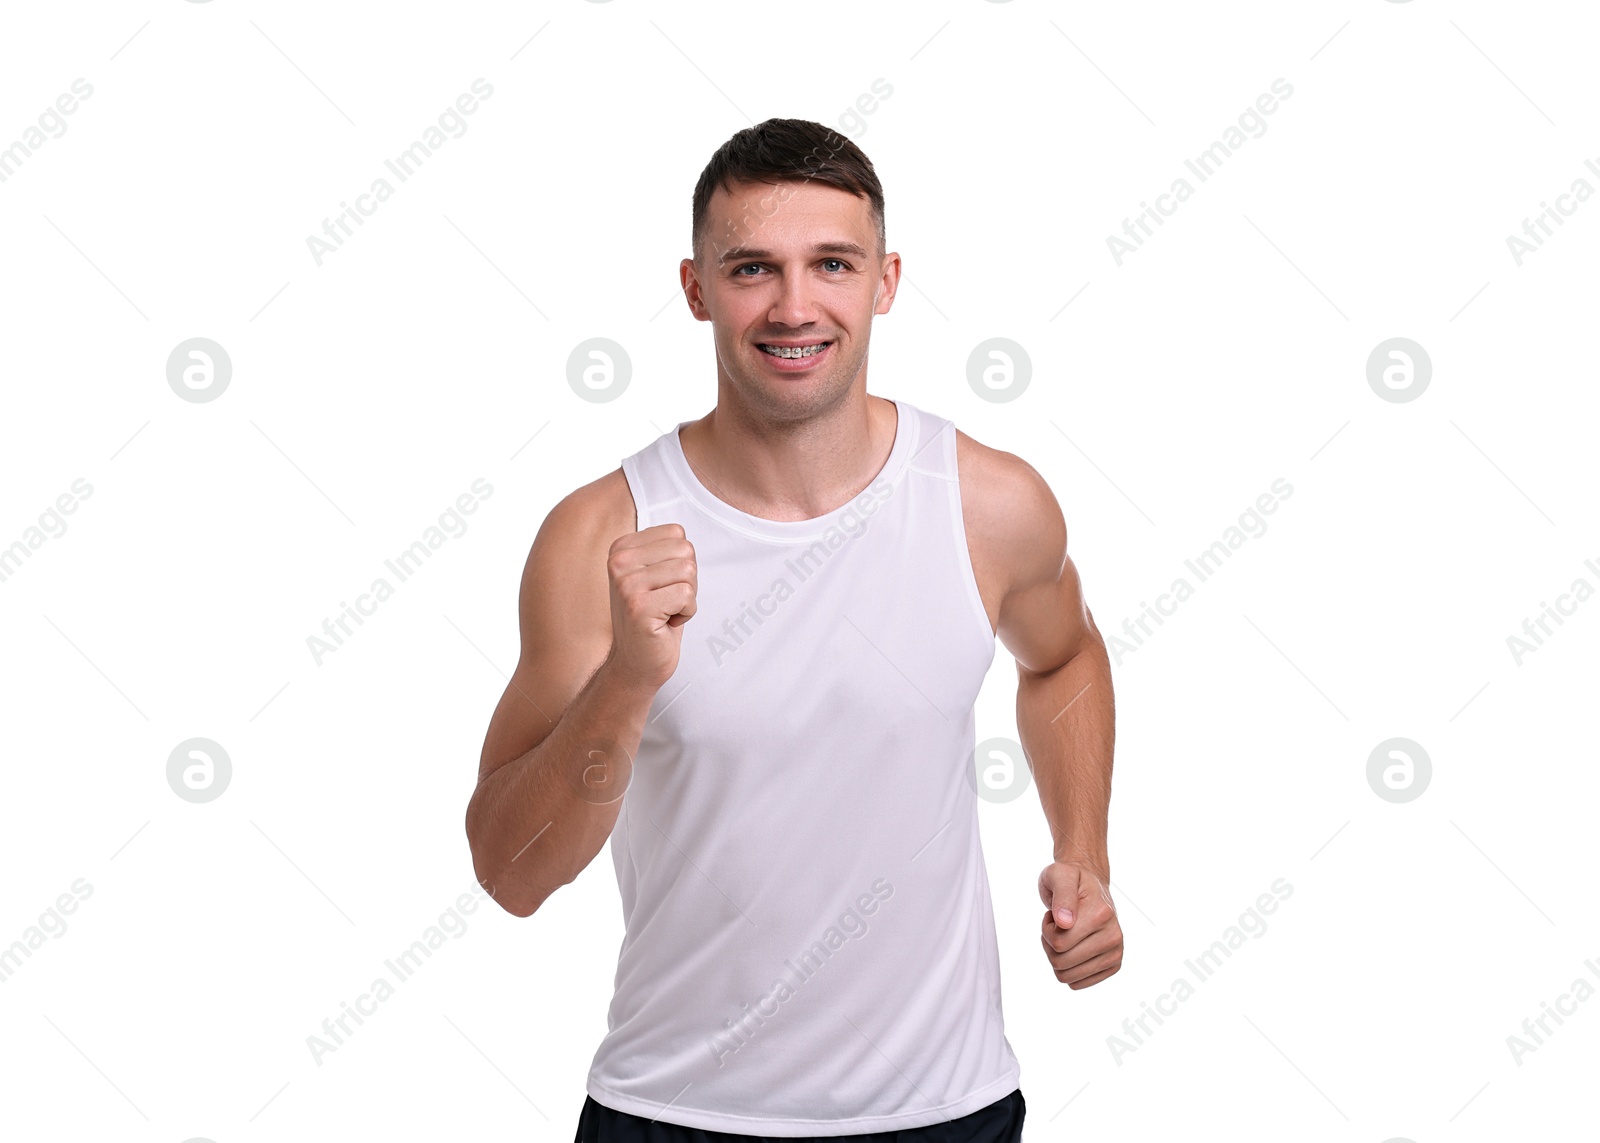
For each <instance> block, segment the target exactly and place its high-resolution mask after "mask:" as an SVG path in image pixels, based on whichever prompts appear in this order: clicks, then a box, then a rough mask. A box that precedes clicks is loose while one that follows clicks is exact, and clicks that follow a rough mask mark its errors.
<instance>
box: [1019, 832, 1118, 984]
mask: <svg viewBox="0 0 1600 1143" xmlns="http://www.w3.org/2000/svg"><path fill="white" fill-rule="evenodd" d="M1039 899H1040V900H1041V901H1043V902H1044V903H1045V905H1047V906H1048V908H1047V909H1046V910H1045V914H1044V922H1043V925H1042V926H1041V929H1040V933H1039V939H1040V940H1041V941H1042V942H1043V943H1044V951H1045V956H1046V958H1047V959H1048V960H1049V961H1050V967H1051V968H1052V969H1054V970H1055V974H1056V979H1057V980H1059V981H1060V982H1061V983H1062V984H1065V985H1068V986H1070V987H1071V988H1072V989H1073V991H1077V990H1078V989H1080V988H1088V987H1089V986H1090V985H1091V984H1098V983H1099V982H1100V981H1102V980H1104V979H1105V978H1106V977H1108V976H1110V975H1112V974H1113V973H1115V972H1116V971H1117V970H1118V969H1119V968H1121V967H1122V922H1121V921H1119V920H1118V919H1117V908H1116V906H1115V905H1113V904H1112V903H1111V890H1110V889H1108V888H1107V887H1106V883H1105V881H1104V880H1103V879H1102V878H1101V876H1100V874H1099V873H1098V872H1096V871H1095V870H1093V869H1090V868H1089V867H1088V866H1086V865H1081V864H1079V863H1078V862H1075V861H1053V862H1051V863H1050V864H1049V865H1047V866H1045V867H1044V870H1043V872H1041V873H1040V874H1039Z"/></svg>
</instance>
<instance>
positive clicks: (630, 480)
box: [622, 456, 650, 532]
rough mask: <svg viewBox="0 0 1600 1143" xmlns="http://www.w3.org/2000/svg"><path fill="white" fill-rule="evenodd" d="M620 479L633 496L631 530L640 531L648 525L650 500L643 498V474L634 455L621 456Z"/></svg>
mask: <svg viewBox="0 0 1600 1143" xmlns="http://www.w3.org/2000/svg"><path fill="white" fill-rule="evenodd" d="M622 479H623V480H625V481H626V482H627V484H628V493H629V495H630V496H632V497H633V516H634V524H633V530H634V531H635V532H642V531H644V530H645V529H646V528H648V527H649V526H650V502H649V501H648V500H646V499H645V495H644V476H643V474H642V473H640V471H639V462H638V461H637V460H636V459H635V458H634V457H631V456H626V457H623V458H622Z"/></svg>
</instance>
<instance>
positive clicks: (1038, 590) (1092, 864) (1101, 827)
mask: <svg viewBox="0 0 1600 1143" xmlns="http://www.w3.org/2000/svg"><path fill="white" fill-rule="evenodd" d="M957 449H958V453H957V455H958V460H957V464H958V467H959V469H960V471H961V492H962V506H963V515H964V516H965V517H966V518H967V533H968V547H969V550H971V552H972V554H973V570H974V572H975V573H976V574H977V576H978V579H979V594H980V595H984V596H985V606H986V607H988V608H989V610H990V614H991V616H994V617H995V618H996V635H997V637H998V638H999V639H1000V640H1001V642H1003V643H1004V644H1005V646H1006V649H1007V650H1009V651H1010V652H1011V654H1012V656H1013V657H1014V658H1015V659H1016V662H1017V733H1018V735H1019V737H1020V738H1021V739H1022V748H1023V752H1024V754H1026V756H1027V759H1028V766H1029V768H1030V769H1031V770H1032V772H1033V779H1034V784H1035V785H1036V786H1038V788H1039V800H1040V802H1041V803H1042V804H1043V807H1044V814H1045V817H1046V819H1047V820H1048V821H1049V823H1050V838H1051V854H1052V858H1051V862H1050V864H1049V865H1047V866H1046V867H1045V868H1044V871H1043V872H1042V873H1040V875H1039V884H1038V889H1039V897H1040V899H1041V900H1042V901H1043V902H1044V904H1045V905H1047V906H1050V908H1048V909H1047V910H1046V913H1045V916H1044V919H1043V921H1042V922H1041V930H1040V939H1041V940H1042V941H1043V943H1044V947H1045V953H1046V956H1047V957H1048V959H1049V961H1050V965H1051V967H1052V968H1053V969H1054V971H1055V975H1056V979H1057V980H1059V981H1060V982H1062V983H1063V984H1067V985H1070V986H1071V987H1072V988H1073V989H1079V988H1086V987H1088V986H1090V985H1092V984H1096V983H1098V982H1099V981H1101V980H1104V979H1105V978H1106V977H1108V976H1110V975H1112V974H1113V973H1115V972H1117V971H1118V969H1120V968H1121V965H1122V927H1121V924H1120V922H1119V921H1118V919H1117V915H1116V907H1115V906H1114V905H1113V904H1112V902H1111V896H1110V888H1109V886H1110V881H1111V858H1110V852H1109V848H1108V846H1107V843H1106V820H1107V814H1108V811H1109V809H1110V803H1111V754H1112V743H1113V738H1114V724H1115V709H1114V705H1113V701H1112V693H1111V663H1110V660H1109V658H1108V656H1107V655H1106V647H1105V642H1104V640H1102V639H1101V637H1100V632H1099V630H1098V629H1097V628H1096V627H1095V623H1094V617H1093V616H1092V615H1091V614H1090V613H1089V608H1088V605H1087V604H1086V603H1085V602H1084V599H1083V590H1082V586H1081V585H1080V583H1079V581H1078V570H1077V568H1076V567H1074V566H1073V563H1072V560H1071V558H1070V557H1069V556H1068V555H1067V528H1066V522H1065V521H1064V520H1063V518H1062V515H1061V508H1060V506H1059V505H1058V504H1057V503H1056V498H1055V496H1054V494H1052V493H1051V491H1050V486H1049V485H1048V484H1047V483H1045V480H1044V478H1043V477H1041V476H1040V475H1039V474H1038V472H1036V471H1035V470H1034V469H1033V468H1032V467H1031V466H1029V465H1028V464H1027V463H1026V462H1024V461H1022V460H1020V459H1018V458H1017V457H1015V456H1012V455H1010V454H1009V453H1003V452H997V451H996V450H994V449H989V448H985V447H984V446H983V445H980V444H978V443H977V442H976V441H972V440H971V439H970V438H967V437H965V436H958V437H957Z"/></svg>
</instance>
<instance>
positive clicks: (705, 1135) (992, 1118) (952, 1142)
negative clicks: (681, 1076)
mask: <svg viewBox="0 0 1600 1143" xmlns="http://www.w3.org/2000/svg"><path fill="white" fill-rule="evenodd" d="M1027 1111H1028V1104H1027V1102H1026V1101H1025V1100H1024V1099H1023V1098H1022V1089H1021V1088H1018V1089H1017V1090H1016V1091H1014V1092H1012V1093H1011V1094H1010V1095H1007V1096H1002V1097H1001V1098H1000V1099H997V1100H995V1101H994V1102H993V1103H991V1104H989V1106H987V1107H980V1108H978V1110H977V1111H974V1112H972V1113H971V1114H969V1115H963V1116H961V1117H960V1118H958V1119H947V1120H945V1121H944V1122H943V1123H930V1124H928V1125H927V1126H926V1127H902V1128H900V1129H899V1130H897V1131H867V1132H857V1133H855V1134H852V1135H806V1136H798V1137H797V1136H793V1135H789V1136H776V1135H739V1134H736V1133H734V1132H731V1131H706V1130H704V1129H702V1128H699V1127H685V1126H683V1125H682V1124H679V1123H663V1122H662V1121H661V1120H659V1119H646V1118H644V1117H643V1116H641V1115H630V1114H629V1113H628V1112H626V1111H616V1110H613V1109H612V1108H609V1107H607V1106H606V1105H605V1104H603V1103H597V1102H595V1098H594V1096H592V1095H590V1096H585V1097H584V1101H583V1111H582V1112H580V1113H579V1115H578V1133H577V1134H576V1135H575V1136H573V1143H829V1141H830V1140H840V1139H848V1140H851V1141H853V1143H1021V1140H1022V1118H1023V1116H1024V1115H1026V1114H1027Z"/></svg>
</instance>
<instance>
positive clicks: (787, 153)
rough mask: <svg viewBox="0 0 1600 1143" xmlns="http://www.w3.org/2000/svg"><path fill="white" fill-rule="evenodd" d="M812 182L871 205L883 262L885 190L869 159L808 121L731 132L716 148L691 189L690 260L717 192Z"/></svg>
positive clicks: (846, 140) (828, 130)
mask: <svg viewBox="0 0 1600 1143" xmlns="http://www.w3.org/2000/svg"><path fill="white" fill-rule="evenodd" d="M812 179H815V180H816V181H817V182H819V183H826V184H827V185H829V186H833V187H838V188H839V189H840V190H843V191H849V192H850V193H851V194H853V195H855V196H856V197H857V198H865V199H866V200H867V201H868V202H869V203H870V204H871V206H872V221H873V222H874V223H875V224H876V225H877V229H878V256H879V257H882V256H883V254H884V251H885V250H886V249H887V246H886V245H885V242H884V228H883V187H882V185H881V184H880V183H879V182H878V174H877V172H876V171H874V170H873V169H872V160H871V159H869V158H867V156H866V155H865V154H863V153H862V150H861V148H860V147H857V146H856V145H855V143H853V142H852V141H851V140H850V139H849V138H847V137H846V136H844V135H841V134H839V132H837V131H835V130H833V129H832V128H831V127H824V126H823V125H822V124H820V123H813V122H812V121H811V120H809V119H768V120H766V121H765V122H762V123H757V124H756V125H755V126H754V127H746V128H745V129H744V130H742V131H738V132H735V133H734V135H733V136H732V137H731V138H730V139H729V140H728V141H727V142H726V143H724V144H722V146H720V147H718V148H717V152H716V154H714V155H712V156H711V161H710V162H709V163H707V164H706V169H705V170H703V171H701V172H700V181H699V182H697V183H696V184H695V187H694V213H693V218H692V222H691V226H690V232H689V238H690V242H691V244H692V248H693V250H694V256H695V257H696V258H698V257H699V256H700V243H701V241H702V240H703V239H704V238H705V237H706V233H705V232H706V210H707V207H708V206H709V204H710V202H711V195H712V193H713V192H714V191H715V190H716V189H717V187H719V186H720V187H721V188H722V189H723V190H725V191H727V192H729V193H730V194H731V193H732V191H733V184H734V183H743V182H750V183H796V182H807V181H810V180H812ZM741 237H743V235H742V234H741Z"/></svg>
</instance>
